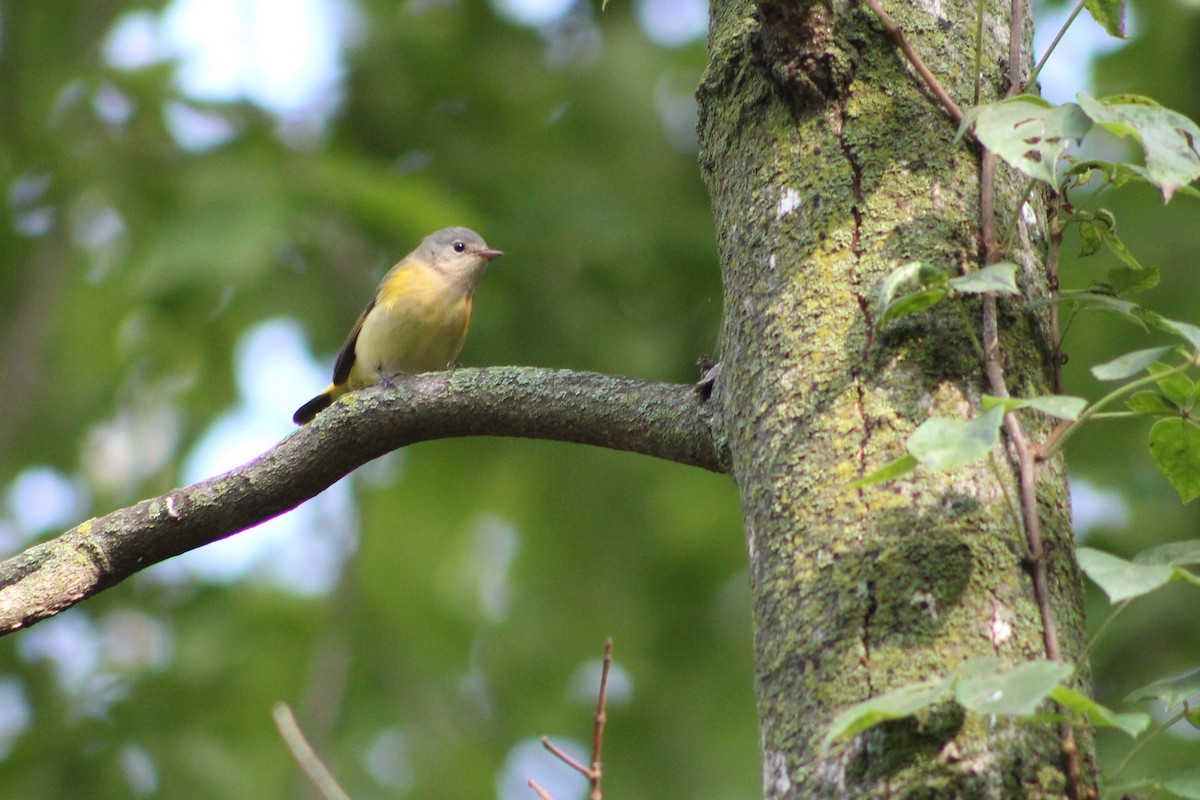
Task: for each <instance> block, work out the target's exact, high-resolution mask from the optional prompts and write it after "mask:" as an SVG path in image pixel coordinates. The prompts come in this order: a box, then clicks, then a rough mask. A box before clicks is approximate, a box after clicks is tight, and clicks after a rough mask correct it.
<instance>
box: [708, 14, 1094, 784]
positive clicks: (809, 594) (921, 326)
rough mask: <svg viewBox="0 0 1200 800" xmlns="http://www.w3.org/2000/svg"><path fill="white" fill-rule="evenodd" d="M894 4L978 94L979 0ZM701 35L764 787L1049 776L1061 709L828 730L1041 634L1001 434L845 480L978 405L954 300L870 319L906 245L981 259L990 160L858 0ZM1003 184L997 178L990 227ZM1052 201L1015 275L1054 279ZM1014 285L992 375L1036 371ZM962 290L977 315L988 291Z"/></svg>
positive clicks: (1042, 510) (908, 256)
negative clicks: (970, 451)
mask: <svg viewBox="0 0 1200 800" xmlns="http://www.w3.org/2000/svg"><path fill="white" fill-rule="evenodd" d="M887 5H888V10H889V11H891V13H893V14H894V15H895V16H896V17H897V20H898V22H899V25H900V27H901V29H902V30H903V31H904V32H905V34H906V36H907V38H908V40H909V42H910V43H912V44H913V46H914V47H915V48H916V50H917V51H918V52H919V53H920V54H921V55H922V56H923V58H924V59H925V61H926V63H928V64H929V66H930V67H931V68H932V70H933V72H934V74H935V75H937V76H938V77H939V79H940V81H941V82H942V85H943V86H944V87H945V88H946V89H947V90H948V92H949V93H950V95H951V96H952V97H954V98H955V99H956V100H957V101H958V102H959V104H962V105H969V104H971V102H972V98H973V95H974V91H975V87H974V83H973V81H972V79H971V72H972V70H973V68H974V66H973V65H974V57H975V43H974V38H973V37H974V31H975V16H974V15H975V10H976V6H977V3H976V0H939V2H934V1H933V0H888V2H887ZM985 5H986V6H987V10H986V18H985V20H984V25H983V37H984V41H983V55H982V61H981V63H982V65H983V67H982V69H983V76H982V88H981V91H982V100H983V101H984V102H987V101H990V100H994V99H998V98H999V97H1000V96H1002V94H1003V92H1004V90H1005V88H1006V83H1005V76H1004V72H1005V70H1006V68H1007V61H1008V50H1009V43H1008V31H1009V29H1010V16H1009V15H1010V13H1011V8H1010V4H1009V3H1007V2H1001V0H987V2H986V3H985ZM939 14H940V16H939ZM1021 27H1022V28H1023V29H1024V30H1023V31H1022V36H1023V43H1022V45H1021V49H1020V52H1021V53H1022V60H1023V61H1024V62H1025V63H1023V65H1022V67H1023V69H1025V71H1026V72H1027V71H1028V62H1027V60H1028V54H1029V52H1030V46H1029V41H1030V35H1031V33H1030V30H1029V28H1028V25H1024V26H1021ZM709 45H710V64H709V68H708V71H707V73H706V74H705V77H704V80H703V82H702V84H701V87H700V91H699V101H700V142H701V151H702V152H701V166H702V169H703V170H704V173H705V178H706V180H707V181H708V185H709V190H710V193H711V196H712V202H713V207H714V213H715V217H716V227H717V234H718V240H719V250H720V257H721V262H722V270H723V275H724V282H725V313H726V318H725V323H724V331H723V341H722V352H721V368H720V372H719V377H718V378H717V381H716V387H715V392H714V403H715V408H716V409H717V411H716V420H715V425H716V427H717V430H718V432H719V435H720V436H722V437H724V439H725V442H724V444H726V445H727V446H728V447H729V449H730V452H731V454H732V473H733V475H734V478H735V480H736V481H737V483H738V486H739V487H740V489H741V492H742V504H743V514H744V519H745V526H746V537H747V548H748V550H749V557H750V569H751V580H752V584H753V592H754V597H755V603H754V617H755V631H756V633H755V635H756V663H757V695H758V706H759V715H760V731H761V733H760V738H761V747H762V759H763V782H764V793H765V796H766V797H768V798H812V797H864V796H871V797H876V796H879V797H882V796H889V797H892V796H899V797H910V796H920V797H1014V796H1038V797H1053V796H1059V795H1065V794H1067V793H1068V792H1069V791H1071V790H1070V789H1069V788H1068V784H1069V781H1068V779H1067V778H1066V769H1065V768H1064V759H1063V746H1062V742H1061V740H1060V732H1059V730H1058V729H1057V727H1056V726H1055V725H1053V724H1041V725H1030V724H1024V723H1016V722H1013V721H1011V720H1008V719H1005V718H990V717H989V718H984V717H981V716H978V715H975V714H968V713H964V712H962V711H961V709H959V707H958V706H956V705H953V704H949V703H948V704H946V705H945V706H944V707H939V708H938V709H936V711H935V712H934V713H930V714H925V715H918V717H916V718H910V719H907V720H901V721H898V722H894V723H889V724H886V725H883V726H879V727H876V728H873V729H871V730H868V731H866V732H865V733H863V734H860V735H858V736H856V737H854V738H852V739H851V740H849V741H848V742H844V743H841V744H836V745H834V746H833V747H831V748H829V750H828V751H824V750H823V749H822V748H821V741H822V738H823V737H824V735H825V732H826V731H827V730H828V726H829V723H830V721H831V719H832V718H833V717H834V715H836V714H837V713H838V712H839V711H840V710H842V709H844V708H845V707H847V706H848V705H850V704H852V703H855V702H858V701H861V700H863V699H866V698H869V697H872V696H876V695H878V694H880V693H882V692H885V691H888V690H890V689H894V688H896V687H898V686H903V685H906V684H911V683H915V682H917V681H920V680H923V679H926V678H930V677H933V676H944V675H950V674H953V673H954V672H955V671H956V669H957V668H958V667H959V666H960V665H961V663H962V661H963V660H964V659H965V658H969V657H972V656H984V655H986V656H997V655H998V656H1001V657H1003V658H1004V659H1006V660H1008V661H1010V662H1014V663H1015V662H1019V661H1022V660H1026V659H1029V658H1044V657H1045V655H1046V649H1045V644H1044V638H1043V637H1044V629H1043V624H1042V617H1041V615H1040V611H1039V605H1038V603H1037V602H1036V598H1035V592H1034V587H1033V581H1032V580H1031V577H1030V573H1029V571H1028V568H1027V559H1026V554H1027V553H1028V546H1027V543H1026V538H1025V533H1024V532H1023V530H1022V526H1021V521H1020V520H1019V519H1017V518H1016V517H1015V516H1014V514H1013V513H1012V506H1011V505H1009V504H1008V503H1007V502H1006V493H1007V497H1009V498H1017V497H1019V496H1020V493H1019V491H1018V488H1017V480H1018V479H1017V473H1016V468H1015V461H1014V458H1013V454H1012V447H1011V445H1006V446H1005V447H1004V448H999V447H998V448H997V449H996V451H995V453H994V456H995V458H993V459H992V460H991V463H990V464H989V463H988V462H987V461H984V462H982V463H976V464H973V465H970V466H968V467H966V468H963V469H960V470H958V471H957V472H955V473H953V474H947V473H939V472H934V471H932V470H928V469H925V468H919V469H918V470H917V471H916V472H913V473H909V475H908V476H906V477H905V478H903V479H901V480H898V481H895V482H892V483H888V484H883V485H881V486H873V487H869V488H866V489H862V490H857V491H856V490H848V489H847V488H846V485H847V484H848V483H849V482H850V481H852V480H854V479H856V478H858V477H860V476H862V475H864V474H866V473H868V472H870V471H871V470H873V469H876V468H877V467H879V466H881V465H882V464H884V463H886V462H887V461H889V460H891V459H893V458H896V457H898V456H900V455H903V454H904V442H905V440H906V438H907V437H908V435H909V434H911V433H912V431H913V430H914V429H915V427H916V426H917V425H919V424H920V423H921V422H922V421H924V420H925V419H927V418H928V417H929V416H931V415H934V414H937V415H940V416H948V417H957V418H967V417H972V416H975V415H976V414H978V413H979V409H980V402H981V396H982V395H983V394H984V393H986V392H987V391H988V390H987V385H988V384H987V381H986V379H985V374H984V370H983V369H982V367H981V363H980V358H979V356H978V355H977V349H976V348H975V347H974V345H973V344H972V338H971V335H970V334H969V333H968V331H967V330H966V327H965V325H964V322H963V319H962V317H961V316H960V315H959V314H958V312H957V310H956V309H955V308H954V307H953V306H952V305H950V304H948V303H944V304H942V305H941V306H938V307H937V308H935V309H932V310H931V311H930V312H926V313H924V314H921V315H917V316H914V317H909V318H906V320H905V321H902V322H901V323H899V324H897V325H894V326H891V327H889V328H887V329H884V330H882V331H877V330H876V329H875V327H874V321H875V317H876V315H877V307H876V300H875V298H876V296H877V294H878V288H879V284H880V281H881V279H882V278H883V277H884V276H885V275H887V274H888V273H889V271H890V270H891V269H893V268H894V267H896V266H897V265H900V264H903V263H906V262H909V261H914V260H919V261H922V262H925V263H928V264H931V265H935V266H937V267H940V268H942V269H944V270H945V271H947V272H949V273H950V274H952V275H953V274H960V273H962V272H965V271H971V270H973V269H977V268H979V267H980V266H982V264H983V256H982V252H983V247H982V243H981V238H980V189H979V175H980V159H979V155H978V152H977V150H976V149H975V148H974V147H973V146H972V145H971V144H970V143H969V142H968V141H966V140H962V141H958V142H955V133H956V131H955V125H954V124H953V123H951V122H950V121H949V120H948V119H947V116H946V114H945V113H944V112H943V111H942V110H941V109H940V108H939V106H938V105H937V103H936V102H935V101H934V100H932V99H931V96H930V95H929V93H928V92H927V91H926V90H925V87H924V86H923V85H922V84H921V83H919V81H918V79H917V78H916V77H915V75H914V73H913V71H912V69H911V68H910V67H909V66H908V64H907V62H906V61H905V60H904V57H903V56H902V55H901V54H900V52H899V51H898V50H897V49H896V47H895V46H894V45H893V44H892V43H891V42H890V41H889V40H888V39H887V38H886V37H885V35H884V33H883V30H882V28H881V26H880V23H879V21H878V20H877V19H876V18H875V16H874V15H873V14H872V12H871V11H870V9H869V8H867V7H866V5H865V4H863V3H857V2H856V3H849V2H846V0H830V2H828V3H821V2H812V1H811V0H809V2H804V1H803V0H793V1H792V2H790V3H789V2H786V0H778V2H772V0H760V1H759V2H757V3H754V2H750V1H749V0H714V2H713V4H712V22H711V29H710V40H709ZM1020 190H1021V187H1020V186H1019V182H1018V181H1015V180H1014V179H1012V178H1011V176H1008V175H1007V174H1006V173H1002V174H1001V180H1000V192H999V194H1000V196H999V198H998V202H997V211H996V218H997V225H998V227H999V229H1000V230H1004V229H1005V227H1004V226H1006V225H1007V224H1008V220H1010V219H1011V218H1012V215H1013V213H1014V212H1015V210H1016V209H1017V207H1018V203H1019V192H1020ZM1045 221H1046V213H1045V204H1044V201H1043V199H1042V198H1039V197H1033V198H1031V200H1030V202H1029V205H1028V206H1026V207H1025V208H1024V209H1023V211H1022V213H1021V215H1020V218H1019V222H1018V224H1017V227H1016V235H1015V236H1014V237H1013V244H1012V248H1011V251H1010V253H1009V254H1008V256H1009V257H1010V258H1011V259H1012V260H1015V261H1017V262H1018V263H1021V264H1022V265H1023V271H1022V275H1021V282H1022V286H1023V288H1024V289H1025V291H1026V294H1027V296H1038V295H1041V294H1044V293H1045V287H1046V283H1047V280H1046V277H1045V274H1044V256H1045V245H1046V242H1047V236H1046V222H1045ZM1022 302H1023V301H1021V300H1013V301H1005V302H1003V303H1002V304H1001V306H1000V314H999V329H1000V341H1001V346H1002V348H1003V354H1004V355H1003V359H1004V362H1003V367H1004V369H1005V370H1006V371H1007V375H1008V378H1007V382H1008V388H1009V390H1010V391H1012V392H1013V394H1015V395H1022V396H1027V395H1033V394H1049V393H1052V390H1051V389H1050V385H1051V383H1052V381H1051V374H1052V368H1051V364H1050V358H1049V357H1048V356H1047V353H1049V352H1050V350H1051V348H1048V347H1047V346H1046V336H1045V325H1044V320H1038V319H1035V318H1032V317H1030V316H1028V315H1027V314H1026V313H1025V312H1024V311H1023V310H1022V305H1021V303H1022ZM967 313H968V316H969V318H970V320H971V323H970V324H972V325H974V326H976V328H978V326H979V319H980V311H979V301H978V300H976V301H975V302H973V303H968V304H967ZM975 335H976V336H980V334H979V332H978V330H977V331H976V333H975ZM1041 430H1042V429H1040V428H1037V427H1036V425H1035V426H1034V428H1033V430H1032V433H1033V434H1034V435H1035V436H1036V435H1037V434H1038V433H1039V432H1040V431H1041ZM1038 480H1039V483H1038V485H1037V495H1038V506H1039V508H1038V514H1039V516H1040V520H1041V524H1042V535H1043V537H1044V539H1045V542H1046V550H1047V552H1048V554H1049V555H1048V558H1049V559H1050V563H1049V571H1048V574H1049V590H1050V602H1051V604H1052V605H1053V608H1054V614H1055V620H1056V622H1057V624H1058V628H1059V635H1060V637H1061V640H1062V647H1063V650H1064V651H1065V654H1066V656H1067V658H1070V657H1071V656H1072V655H1074V654H1076V653H1078V652H1079V645H1080V640H1081V638H1082V630H1083V619H1082V586H1081V582H1080V580H1079V576H1078V574H1077V572H1076V571H1075V567H1074V564H1073V559H1072V556H1071V553H1072V545H1073V540H1072V536H1071V526H1070V512H1069V506H1068V500H1067V496H1068V495H1067V487H1066V479H1065V474H1064V470H1063V469H1062V468H1061V465H1060V464H1057V463H1054V462H1051V463H1049V464H1044V465H1042V466H1041V467H1040V468H1039V473H1038ZM1083 744H1084V746H1087V745H1088V742H1087V741H1085V742H1084V743H1083ZM1086 755H1087V754H1086V752H1085V757H1086ZM1084 779H1085V781H1086V780H1088V778H1087V776H1086V775H1085V777H1084Z"/></svg>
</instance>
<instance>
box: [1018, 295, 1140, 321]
mask: <svg viewBox="0 0 1200 800" xmlns="http://www.w3.org/2000/svg"><path fill="white" fill-rule="evenodd" d="M1051 303H1055V304H1058V305H1067V306H1071V307H1073V308H1076V309H1078V310H1079V311H1102V312H1106V313H1109V314H1112V315H1114V316H1116V317H1120V318H1121V319H1123V320H1125V321H1126V322H1132V323H1133V324H1135V325H1137V326H1138V327H1139V328H1141V329H1142V330H1147V328H1146V323H1145V321H1144V320H1142V318H1141V317H1139V316H1138V313H1139V312H1140V311H1141V306H1139V305H1138V304H1137V303H1131V302H1129V301H1128V300H1121V299H1120V298H1117V297H1113V296H1112V295H1111V294H1104V293H1102V292H1069V291H1068V292H1062V293H1061V294H1060V295H1059V296H1058V297H1054V298H1051V299H1049V300H1041V301H1038V302H1036V303H1030V308H1038V307H1040V306H1042V305H1048V304H1051Z"/></svg>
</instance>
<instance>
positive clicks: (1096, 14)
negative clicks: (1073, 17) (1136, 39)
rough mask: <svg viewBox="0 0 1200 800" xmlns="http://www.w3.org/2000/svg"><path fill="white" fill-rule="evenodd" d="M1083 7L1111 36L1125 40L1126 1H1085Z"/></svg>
mask: <svg viewBox="0 0 1200 800" xmlns="http://www.w3.org/2000/svg"><path fill="white" fill-rule="evenodd" d="M1083 7H1084V8H1086V9H1087V11H1088V13H1089V14H1091V15H1092V19H1094V20H1096V22H1099V23H1100V25H1101V26H1102V27H1103V28H1104V31H1105V32H1106V33H1107V34H1108V35H1109V36H1115V37H1116V38H1118V39H1124V38H1125V0H1083Z"/></svg>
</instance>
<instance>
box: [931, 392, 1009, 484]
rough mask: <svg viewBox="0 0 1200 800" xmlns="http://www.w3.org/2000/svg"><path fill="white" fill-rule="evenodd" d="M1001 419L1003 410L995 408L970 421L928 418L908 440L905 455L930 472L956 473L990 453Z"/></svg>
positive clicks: (996, 437)
mask: <svg viewBox="0 0 1200 800" xmlns="http://www.w3.org/2000/svg"><path fill="white" fill-rule="evenodd" d="M1003 419H1004V409H1003V408H1001V407H999V406H997V407H995V408H992V409H989V410H987V411H985V412H984V413H982V414H980V415H979V416H978V417H975V418H974V419H970V420H960V419H946V418H944V417H932V418H930V419H927V420H925V421H924V422H922V423H921V425H920V427H918V428H917V429H916V430H915V431H913V434H912V436H910V437H908V452H909V453H911V454H912V455H913V456H914V457H915V458H916V459H917V460H918V461H920V462H921V463H922V464H925V465H927V466H930V467H933V468H934V469H940V470H944V471H946V472H950V471H953V470H956V469H958V468H959V467H961V466H963V465H964V464H968V463H970V462H972V461H974V460H976V459H978V458H983V457H984V456H985V455H987V454H988V453H989V452H990V451H991V449H992V446H993V445H995V443H996V440H997V439H998V438H999V434H1000V423H1001V422H1002V421H1003Z"/></svg>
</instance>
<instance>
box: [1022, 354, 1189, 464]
mask: <svg viewBox="0 0 1200 800" xmlns="http://www.w3.org/2000/svg"><path fill="white" fill-rule="evenodd" d="M1197 360H1200V354H1197V355H1194V356H1193V357H1192V358H1189V359H1188V360H1187V361H1186V362H1184V363H1183V364H1180V365H1179V366H1176V367H1172V368H1171V369H1169V370H1166V371H1164V372H1159V373H1156V374H1154V375H1146V376H1145V377H1142V378H1138V379H1137V380H1136V381H1130V382H1129V383H1126V384H1123V385H1121V386H1118V387H1117V388H1116V389H1113V390H1112V391H1111V392H1109V393H1108V394H1106V395H1104V397H1101V398H1100V399H1099V400H1097V401H1096V402H1094V403H1092V404H1091V405H1090V406H1088V407H1087V408H1086V409H1084V412H1083V413H1082V414H1080V415H1079V419H1077V420H1075V421H1073V422H1065V423H1064V424H1062V425H1059V426H1058V427H1057V428H1055V429H1054V430H1053V431H1051V433H1050V435H1049V436H1048V437H1047V438H1046V441H1044V442H1042V444H1041V446H1040V447H1039V448H1038V453H1037V457H1038V460H1039V461H1045V460H1046V459H1048V458H1050V457H1051V456H1053V455H1054V454H1055V453H1057V452H1058V451H1059V450H1061V449H1062V448H1063V446H1064V445H1065V444H1066V443H1067V440H1068V439H1070V438H1071V436H1072V435H1073V434H1074V433H1075V431H1076V430H1078V429H1079V426H1080V425H1082V424H1083V423H1085V422H1088V421H1089V420H1094V419H1117V418H1118V417H1117V416H1116V415H1118V414H1119V415H1120V417H1124V416H1126V415H1125V414H1124V413H1123V412H1110V413H1108V414H1100V410H1101V409H1102V408H1104V407H1105V406H1107V405H1108V404H1109V403H1112V402H1113V401H1115V400H1118V399H1120V397H1121V396H1122V395H1125V394H1128V393H1129V392H1132V391H1136V390H1137V389H1141V388H1142V387H1143V386H1150V385H1152V384H1155V383H1158V382H1159V381H1160V380H1162V379H1163V378H1169V377H1171V376H1172V375H1179V374H1182V373H1184V372H1187V371H1188V370H1189V369H1191V368H1192V367H1194V366H1196V365H1197Z"/></svg>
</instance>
